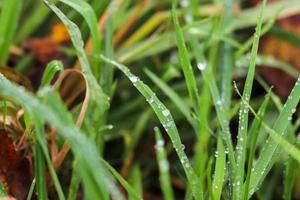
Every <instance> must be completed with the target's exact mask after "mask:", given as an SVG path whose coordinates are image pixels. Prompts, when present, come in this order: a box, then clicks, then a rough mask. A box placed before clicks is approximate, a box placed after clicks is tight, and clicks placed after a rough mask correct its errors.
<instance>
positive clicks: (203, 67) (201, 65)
mask: <svg viewBox="0 0 300 200" xmlns="http://www.w3.org/2000/svg"><path fill="white" fill-rule="evenodd" d="M206 66H207V64H206V63H204V62H203V63H200V62H199V63H197V67H198V69H199V70H200V71H203V70H204V69H205V68H206Z"/></svg>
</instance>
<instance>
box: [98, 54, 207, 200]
mask: <svg viewBox="0 0 300 200" xmlns="http://www.w3.org/2000/svg"><path fill="white" fill-rule="evenodd" d="M99 58H100V59H102V60H103V61H104V62H107V63H110V64H112V65H114V66H115V67H117V68H118V69H119V70H121V71H122V72H123V73H124V74H125V75H126V76H127V77H128V78H129V80H130V81H131V82H132V84H133V85H134V86H135V87H136V88H137V90H138V91H139V92H140V93H141V94H142V95H143V96H144V97H145V99H146V100H147V101H148V103H149V104H150V106H151V107H152V109H153V110H154V112H155V114H156V115H157V117H158V119H159V121H160V122H161V124H162V125H163V127H164V128H165V130H166V132H167V133H168V135H169V137H170V139H171V141H172V144H173V147H174V148H175V150H176V153H177V155H178V157H179V159H180V162H181V164H182V166H183V169H184V171H185V174H186V176H187V179H188V183H189V185H190V186H191V189H192V192H193V195H194V197H195V199H203V189H202V185H201V183H200V181H199V178H198V177H197V175H196V173H195V171H194V169H193V168H192V166H191V164H190V162H189V159H188V157H187V155H186V154H185V152H184V148H183V145H182V142H181V139H180V137H179V133H178V130H177V127H176V125H175V123H174V120H173V117H172V116H171V114H170V111H169V110H168V109H167V108H166V107H165V105H164V104H163V103H162V102H161V101H160V100H159V99H158V98H157V97H156V95H155V94H154V93H153V92H152V90H151V89H150V88H149V87H148V86H147V85H146V84H144V83H143V82H142V81H141V80H139V78H138V77H137V76H135V75H133V74H132V73H131V72H130V70H129V69H128V67H126V66H125V65H122V64H120V63H118V62H115V61H113V60H110V59H108V58H106V57H104V56H103V55H100V56H99Z"/></svg>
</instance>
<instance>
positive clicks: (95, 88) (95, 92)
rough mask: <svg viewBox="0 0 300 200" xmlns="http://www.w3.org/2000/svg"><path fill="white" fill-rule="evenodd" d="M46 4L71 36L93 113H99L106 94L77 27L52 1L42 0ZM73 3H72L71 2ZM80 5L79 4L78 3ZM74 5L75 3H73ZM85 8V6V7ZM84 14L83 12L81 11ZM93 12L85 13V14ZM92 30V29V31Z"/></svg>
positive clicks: (105, 108) (101, 110)
mask: <svg viewBox="0 0 300 200" xmlns="http://www.w3.org/2000/svg"><path fill="white" fill-rule="evenodd" d="M44 2H45V3H46V5H47V6H48V7H49V8H50V9H51V10H52V11H53V12H54V13H55V14H56V15H57V16H58V17H59V18H60V20H61V21H62V22H63V23H64V25H65V26H66V27H67V29H68V31H69V34H70V36H71V40H72V43H73V45H74V47H75V49H76V53H77V55H78V58H79V61H80V63H81V67H82V72H83V73H84V74H85V76H86V79H87V81H88V85H89V88H90V91H89V92H88V94H89V95H90V96H91V101H92V102H93V103H94V104H95V106H96V109H93V112H94V114H95V115H96V114H98V115H101V114H102V113H104V112H105V111H106V110H107V108H108V107H109V100H108V97H107V95H105V94H104V93H103V91H102V89H101V87H100V86H99V84H98V83H97V81H96V79H95V77H94V76H93V73H92V71H91V68H90V65H89V62H88V59H87V56H86V54H85V51H84V44H83V41H82V39H81V34H80V31H79V29H78V27H77V26H76V25H75V24H74V23H73V22H72V21H70V20H69V19H68V18H67V17H66V16H65V15H64V13H62V12H61V10H59V9H58V8H57V7H56V6H55V5H54V4H53V3H50V2H49V1H48V0H44ZM72 5H73V4H72ZM79 5H81V4H79ZM74 6H75V5H74ZM86 9H87V8H86ZM83 14H85V13H83ZM89 15H93V14H91V13H90V14H87V16H89ZM92 32H94V31H92Z"/></svg>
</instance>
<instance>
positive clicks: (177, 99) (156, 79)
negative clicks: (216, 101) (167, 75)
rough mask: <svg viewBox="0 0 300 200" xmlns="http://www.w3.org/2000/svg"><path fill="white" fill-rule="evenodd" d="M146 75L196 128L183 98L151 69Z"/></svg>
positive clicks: (146, 71)
mask: <svg viewBox="0 0 300 200" xmlns="http://www.w3.org/2000/svg"><path fill="white" fill-rule="evenodd" d="M145 73H146V74H147V76H148V77H149V78H150V79H151V80H152V81H153V82H154V83H155V84H156V85H157V86H158V87H159V88H160V89H161V90H162V91H163V92H164V94H166V95H167V96H168V97H169V98H170V99H171V100H172V101H173V102H174V104H175V105H176V106H177V108H178V109H179V110H180V111H181V113H182V114H183V115H184V116H185V118H186V119H187V120H188V121H189V123H190V124H191V125H193V126H195V121H194V119H193V118H192V116H191V114H190V109H189V108H188V106H186V103H185V102H184V101H183V100H182V98H180V96H179V95H178V94H177V93H176V92H175V91H174V90H173V89H172V88H171V87H169V86H168V85H167V84H166V83H165V82H164V81H163V80H161V79H160V78H159V77H158V76H156V75H155V74H154V73H153V72H151V71H150V70H149V69H147V68H146V69H145Z"/></svg>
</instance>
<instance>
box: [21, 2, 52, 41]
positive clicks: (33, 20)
mask: <svg viewBox="0 0 300 200" xmlns="http://www.w3.org/2000/svg"><path fill="white" fill-rule="evenodd" d="M29 9H31V10H32V11H31V12H30V13H28V14H29V15H28V16H27V18H26V20H24V23H22V24H21V26H20V28H19V30H18V32H17V36H16V43H21V42H22V41H23V40H24V39H26V38H27V37H28V36H30V35H31V34H32V33H33V32H34V31H35V30H36V29H37V28H38V27H39V26H40V25H41V24H42V23H43V22H44V20H46V18H47V17H48V16H49V14H50V10H49V9H48V8H47V6H46V5H45V4H44V3H43V2H42V1H38V2H37V5H36V6H35V7H34V8H32V5H30V8H29Z"/></svg>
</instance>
